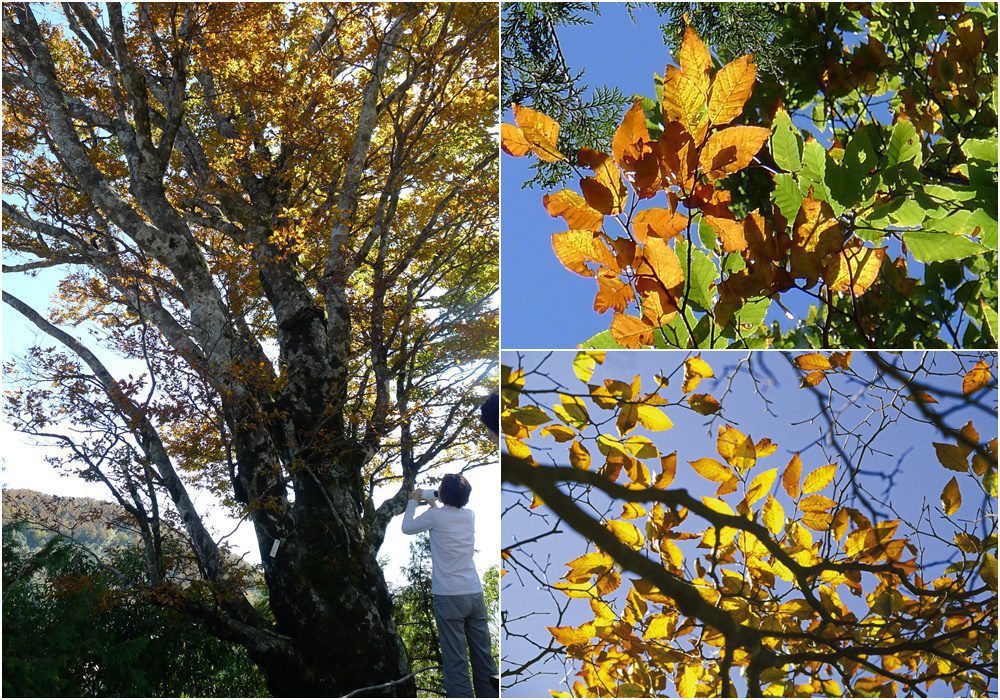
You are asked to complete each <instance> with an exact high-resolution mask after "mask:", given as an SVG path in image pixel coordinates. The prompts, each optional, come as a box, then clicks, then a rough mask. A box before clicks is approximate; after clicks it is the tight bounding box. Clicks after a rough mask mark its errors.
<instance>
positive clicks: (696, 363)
mask: <svg viewBox="0 0 1000 700" xmlns="http://www.w3.org/2000/svg"><path fill="white" fill-rule="evenodd" d="M714 376H715V372H714V371H712V368H711V366H709V364H708V363H707V362H705V361H704V360H703V359H701V355H696V356H695V357H689V358H687V359H686V360H684V384H683V385H682V386H681V391H683V392H684V393H685V394H686V393H688V392H689V391H694V390H695V389H697V388H698V385H699V384H700V383H701V380H702V379H708V378H709V377H714ZM720 435H721V434H720ZM723 456H724V455H723Z"/></svg>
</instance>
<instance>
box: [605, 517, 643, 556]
mask: <svg viewBox="0 0 1000 700" xmlns="http://www.w3.org/2000/svg"><path fill="white" fill-rule="evenodd" d="M606 527H607V529H608V530H610V531H611V534H613V535H614V536H615V537H617V538H618V539H619V540H620V541H621V542H623V543H625V544H626V545H628V546H629V547H631V548H632V549H639V548H641V547H642V545H643V542H645V541H646V539H645V538H644V537H643V536H642V533H641V532H639V528H637V527H636V526H635V525H633V524H632V523H627V522H625V521H624V520H609V521H608V522H607V524H606Z"/></svg>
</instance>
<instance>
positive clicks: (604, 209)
mask: <svg viewBox="0 0 1000 700" xmlns="http://www.w3.org/2000/svg"><path fill="white" fill-rule="evenodd" d="M577 160H578V161H579V163H580V165H583V166H586V167H588V168H590V169H591V170H593V171H594V176H593V177H585V178H583V179H582V180H580V191H581V192H583V197H584V199H586V200H587V204H589V205H590V206H591V207H593V208H594V209H596V210H597V211H599V212H600V213H602V214H619V213H621V211H622V207H624V206H625V199H626V198H627V196H628V191H627V190H626V189H625V183H624V181H622V174H621V171H620V170H618V168H617V167H616V166H615V163H614V161H613V160H612V159H611V157H610V156H608V155H606V154H604V153H601V152H599V151H595V150H593V149H592V148H581V149H580V151H579V152H578V153H577Z"/></svg>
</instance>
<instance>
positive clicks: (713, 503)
mask: <svg viewBox="0 0 1000 700" xmlns="http://www.w3.org/2000/svg"><path fill="white" fill-rule="evenodd" d="M701 502H702V503H704V504H705V505H706V506H708V507H709V508H711V509H712V510H714V511H715V512H716V513H722V514H723V515H736V511H734V510H733V509H732V508H731V507H730V506H729V504H728V503H726V502H725V501H723V500H721V499H718V498H712V497H711V496H702V497H701ZM724 529H725V528H724Z"/></svg>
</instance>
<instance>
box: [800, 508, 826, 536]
mask: <svg viewBox="0 0 1000 700" xmlns="http://www.w3.org/2000/svg"><path fill="white" fill-rule="evenodd" d="M802 522H803V523H805V525H806V526H807V527H809V528H812V529H813V530H817V531H820V532H825V531H827V530H829V529H830V524H831V523H832V522H833V516H832V515H830V514H829V513H825V512H822V511H808V512H805V513H803V514H802Z"/></svg>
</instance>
